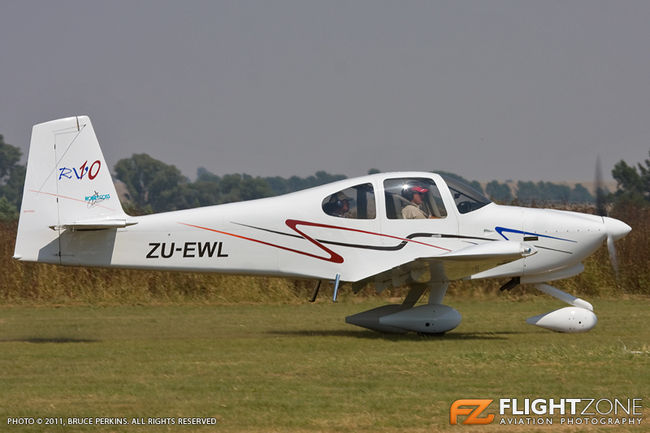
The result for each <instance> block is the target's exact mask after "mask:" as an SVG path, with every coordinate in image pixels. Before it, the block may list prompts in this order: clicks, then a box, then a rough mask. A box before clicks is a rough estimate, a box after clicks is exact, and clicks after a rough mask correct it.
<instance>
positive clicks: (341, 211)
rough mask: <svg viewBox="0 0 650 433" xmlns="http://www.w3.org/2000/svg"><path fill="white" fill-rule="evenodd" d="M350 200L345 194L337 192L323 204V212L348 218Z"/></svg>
mask: <svg viewBox="0 0 650 433" xmlns="http://www.w3.org/2000/svg"><path fill="white" fill-rule="evenodd" d="M350 200H351V199H350V197H348V196H347V195H345V194H343V193H342V192H337V193H336V194H334V195H333V196H332V197H331V198H330V201H329V202H328V203H327V204H326V205H325V206H324V207H325V212H326V213H327V214H328V215H332V216H335V217H342V218H350Z"/></svg>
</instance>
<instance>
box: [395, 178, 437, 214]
mask: <svg viewBox="0 0 650 433" xmlns="http://www.w3.org/2000/svg"><path fill="white" fill-rule="evenodd" d="M427 191H429V190H428V189H427V188H423V187H421V186H418V185H412V184H411V185H406V186H405V187H404V188H402V197H404V198H405V199H407V200H408V201H409V203H408V204H407V205H406V206H404V207H403V208H402V218H404V219H427V218H431V215H429V212H428V211H427V210H426V208H424V206H423V205H422V204H423V202H424V199H423V198H424V193H426V192H427Z"/></svg>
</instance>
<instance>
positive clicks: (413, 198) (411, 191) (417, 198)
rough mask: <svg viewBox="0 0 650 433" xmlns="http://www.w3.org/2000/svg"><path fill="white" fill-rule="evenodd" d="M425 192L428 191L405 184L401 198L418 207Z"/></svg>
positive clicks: (417, 186)
mask: <svg viewBox="0 0 650 433" xmlns="http://www.w3.org/2000/svg"><path fill="white" fill-rule="evenodd" d="M427 191H429V190H428V189H427V188H423V187H421V186H419V185H415V184H407V185H405V186H404V188H402V197H404V198H405V199H407V200H408V201H410V202H413V203H415V204H417V205H419V204H421V203H422V202H423V201H424V193H426V192H427Z"/></svg>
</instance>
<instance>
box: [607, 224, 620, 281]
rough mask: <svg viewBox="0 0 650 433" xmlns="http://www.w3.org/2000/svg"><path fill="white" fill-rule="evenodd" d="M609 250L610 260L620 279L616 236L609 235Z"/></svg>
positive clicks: (615, 273)
mask: <svg viewBox="0 0 650 433" xmlns="http://www.w3.org/2000/svg"><path fill="white" fill-rule="evenodd" d="M607 251H609V261H610V262H611V263H612V268H614V275H615V276H616V280H617V281H618V256H617V255H616V245H614V238H613V237H612V235H608V236H607Z"/></svg>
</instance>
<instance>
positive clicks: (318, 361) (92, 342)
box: [0, 296, 650, 432]
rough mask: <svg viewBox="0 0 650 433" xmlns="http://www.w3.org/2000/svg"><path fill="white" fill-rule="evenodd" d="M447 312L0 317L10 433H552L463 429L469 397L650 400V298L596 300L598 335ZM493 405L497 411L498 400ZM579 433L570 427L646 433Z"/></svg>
mask: <svg viewBox="0 0 650 433" xmlns="http://www.w3.org/2000/svg"><path fill="white" fill-rule="evenodd" d="M445 301H446V303H447V304H449V305H452V306H454V307H455V308H457V309H458V310H459V311H460V312H461V313H462V314H463V322H462V323H461V325H460V326H459V327H458V328H457V329H456V330H454V331H452V332H451V333H449V334H447V335H446V336H444V337H422V336H418V335H406V336H387V335H381V334H377V333H373V332H370V331H366V330H363V329H360V328H356V327H353V326H351V325H346V324H345V323H344V317H345V316H346V315H349V314H352V313H355V312H358V311H361V310H363V309H368V308H371V307H373V306H376V305H378V304H379V303H380V302H379V301H377V300H373V301H371V302H370V301H364V302H363V303H354V302H353V301H352V300H350V299H348V300H345V299H344V301H343V302H339V303H337V304H331V303H327V302H324V301H323V302H322V303H316V304H293V305H229V306H223V305H221V306H214V305H198V304H197V305H168V306H151V305H147V306H106V307H89V306H63V307H52V306H50V307H37V306H13V307H8V306H4V307H0V431H2V432H25V431H34V432H36V431H62V432H74V431H92V432H96V431H97V432H112V431H116V432H122V431H135V432H149V431H151V432H153V431H156V432H157V431H174V432H177V431H180V432H192V431H206V432H207V431H215V432H307V431H317V432H321V431H322V432H398V431H399V432H432V431H485V432H494V431H506V432H507V431H516V432H520V431H550V430H551V429H554V430H557V429H558V428H557V427H558V426H557V425H555V426H547V427H531V426H519V427H516V426H499V425H494V424H493V425H489V426H476V427H474V428H471V427H468V426H461V425H456V426H451V425H449V420H448V417H449V407H450V405H451V403H452V402H453V401H455V400H457V399H460V398H492V399H499V398H515V397H518V398H536V397H542V398H575V397H579V398H610V399H613V398H621V399H627V398H641V399H643V407H644V415H645V416H648V413H649V412H648V410H647V409H646V407H647V405H648V404H649V402H650V327H649V326H648V325H649V322H650V319H649V318H648V311H650V298H648V297H642V296H636V297H630V298H627V299H590V301H592V303H593V304H594V306H595V308H596V312H597V314H598V317H599V323H598V325H597V326H596V328H595V329H594V330H592V331H591V332H589V333H586V334H557V333H552V332H549V331H545V330H543V329H539V328H536V327H533V326H530V325H527V324H526V323H525V321H524V320H525V318H526V317H529V316H532V315H535V314H539V313H542V312H546V311H549V310H552V309H556V308H559V307H561V306H562V304H559V303H558V302H556V301H554V300H552V299H549V298H545V297H532V296H531V297H529V298H528V299H526V300H525V301H522V300H508V299H503V298H492V299H483V300H464V299H463V298H460V297H448V298H447V299H446V300H445ZM495 404H496V403H495ZM9 417H41V418H45V417H61V418H63V419H64V421H65V420H67V418H70V417H118V418H122V417H123V418H127V419H128V420H129V421H130V420H131V418H145V421H146V418H154V417H160V418H166V417H214V418H216V420H217V424H216V425H213V426H178V425H175V426H164V425H162V426H159V425H155V426H152V425H149V426H136V425H129V426H127V427H116V426H101V425H91V426H69V425H68V426H54V427H47V428H45V427H44V426H37V425H34V426H15V425H8V423H7V421H8V418H9ZM648 425H650V419H647V418H646V419H644V420H643V423H642V425H641V426H640V427H627V428H621V427H617V428H616V429H611V428H607V427H600V426H587V427H585V426H580V427H573V428H571V429H569V430H570V431H600V430H607V431H635V432H636V431H639V432H640V431H648V429H649V427H648Z"/></svg>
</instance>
